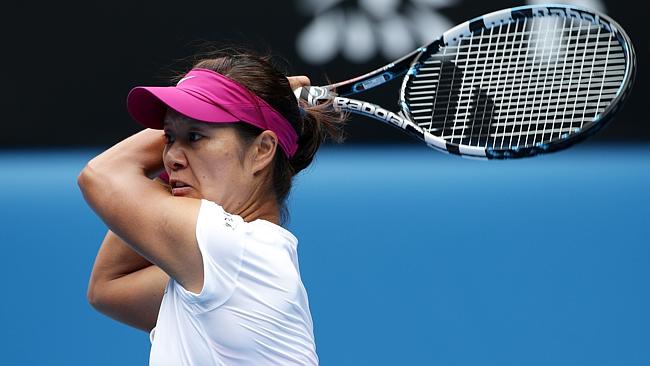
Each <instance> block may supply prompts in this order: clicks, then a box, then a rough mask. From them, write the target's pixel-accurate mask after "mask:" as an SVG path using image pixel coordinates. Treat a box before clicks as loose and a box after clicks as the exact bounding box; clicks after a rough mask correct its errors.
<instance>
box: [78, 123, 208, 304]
mask: <svg viewBox="0 0 650 366" xmlns="http://www.w3.org/2000/svg"><path fill="white" fill-rule="evenodd" d="M164 145H165V140H164V137H163V134H162V132H161V131H157V130H144V131H142V132H139V133H137V134H135V135H133V136H131V137H129V138H127V139H126V140H124V141H122V142H120V143H118V144H117V145H115V146H113V147H112V148H110V149H108V150H107V151H105V152H104V153H102V154H101V155H99V156H97V157H96V158H94V159H93V160H91V161H90V162H89V163H88V165H87V166H86V168H84V170H83V171H82V172H81V174H80V175H79V178H78V183H79V186H80V188H81V191H82V192H83V195H84V198H85V199H86V201H87V202H88V204H89V205H90V206H91V207H92V208H93V210H94V211H95V212H96V213H97V215H99V216H100V217H101V219H102V220H103V221H104V222H105V223H106V224H107V225H108V227H109V228H110V229H111V231H113V232H114V233H116V234H117V235H118V236H119V237H120V238H122V239H124V242H125V243H127V244H128V245H129V246H130V247H131V248H132V249H133V250H135V251H136V252H137V253H138V254H140V255H142V256H143V257H144V258H145V259H147V260H148V261H150V262H151V263H154V264H156V265H157V266H158V267H160V268H161V269H162V270H163V271H164V272H165V273H167V274H168V275H169V276H171V277H172V278H174V279H175V280H176V281H177V282H179V283H180V284H181V285H182V286H183V287H185V288H186V289H187V290H189V291H192V292H200V290H201V288H202V287H203V262H202V257H201V252H200V251H199V248H198V244H197V241H196V236H195V230H196V220H197V217H198V212H199V207H200V201H199V200H197V199H191V198H184V197H173V196H170V195H169V191H168V190H166V189H165V188H164V187H162V186H161V185H160V184H158V183H156V182H154V181H152V180H151V179H150V178H149V177H148V176H151V175H155V173H156V172H158V171H160V170H161V169H162V152H163V148H164ZM148 271H154V270H153V269H151V270H148Z"/></svg>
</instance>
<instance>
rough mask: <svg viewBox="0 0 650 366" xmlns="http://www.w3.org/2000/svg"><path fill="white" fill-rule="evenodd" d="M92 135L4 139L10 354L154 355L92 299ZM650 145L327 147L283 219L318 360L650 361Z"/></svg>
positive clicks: (57, 360) (0, 157)
mask: <svg viewBox="0 0 650 366" xmlns="http://www.w3.org/2000/svg"><path fill="white" fill-rule="evenodd" d="M96 152H97V151H95V150H93V151H86V150H75V151H57V150H42V151H31V152H26V151H21V152H11V151H4V152H0V167H1V169H0V182H2V189H0V247H1V249H2V257H1V258H2V265H1V266H0V278H2V281H3V283H2V291H1V292H0V294H1V295H0V324H2V327H0V364H2V365H115V364H119V365H145V364H147V362H148V352H149V340H148V336H147V334H145V333H143V332H141V331H137V330H132V329H130V328H127V327H126V326H123V325H120V324H118V323H116V322H114V321H112V320H110V319H108V318H105V317H103V316H102V315H100V314H98V313H96V312H94V311H93V310H92V309H91V308H90V306H89V305H88V304H87V303H86V300H85V290H86V283H87V279H88V276H89V273H90V269H91V266H92V262H93V259H94V255H95V253H96V251H97V249H98V247H99V243H100V241H101V239H102V237H103V235H104V233H105V227H104V225H103V224H102V223H101V221H99V220H98V219H97V218H96V217H95V216H94V215H93V213H92V212H91V211H90V209H88V208H87V207H86V206H85V204H84V202H83V199H82V198H81V195H80V193H79V191H78V189H77V188H76V175H77V173H78V171H79V170H80V169H81V168H82V167H83V165H84V164H85V162H86V161H87V160H88V159H89V158H91V157H92V156H93V154H94V153H96ZM649 186H650V147H648V145H631V144H627V145H595V144H584V145H581V146H578V147H575V148H573V149H571V150H568V151H565V152H562V153H558V154H552V155H549V156H543V157H538V158H533V159H525V160H519V161H498V162H480V161H469V160H462V159H460V158H457V157H452V156H445V155H442V154H438V153H435V152H433V151H431V150H429V149H427V148H425V147H421V148H420V147H408V146H393V145H391V146H384V147H376V148H368V147H345V146H343V147H336V148H335V147H330V148H327V149H325V150H324V151H322V152H321V153H320V155H319V158H318V160H317V161H316V163H315V165H314V166H313V167H312V168H310V169H309V171H308V172H306V173H305V174H303V175H302V176H301V177H300V178H299V180H298V181H297V183H296V186H295V190H294V193H293V195H292V197H291V199H290V200H291V213H292V220H291V223H290V225H289V227H290V229H291V230H292V231H294V233H295V234H296V235H297V236H298V237H299V239H300V244H299V254H300V261H301V263H300V265H301V272H302V275H303V280H304V282H305V285H306V287H307V290H308V292H309V295H310V302H311V309H312V316H313V319H314V323H315V333H316V341H317V348H318V352H319V356H320V358H321V363H322V364H323V365H433V364H435V365H472V366H474V365H499V366H503V365H528V366H533V365H544V366H547V365H589V366H596V365H626V366H633V365H648V364H650V349H649V348H648V344H650V330H649V329H650V315H649V314H648V309H650V296H649V295H648V289H649V288H650V286H649V285H650V266H649V264H650V248H649V244H650V233H649V228H648V227H649V225H650V209H649V208H648V207H649V206H650V193H648V187H649Z"/></svg>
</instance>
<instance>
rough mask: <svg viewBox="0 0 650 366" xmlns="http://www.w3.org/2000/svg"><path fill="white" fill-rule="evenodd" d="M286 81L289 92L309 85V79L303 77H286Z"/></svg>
mask: <svg viewBox="0 0 650 366" xmlns="http://www.w3.org/2000/svg"><path fill="white" fill-rule="evenodd" d="M287 79H289V86H291V90H296V89H298V88H300V87H302V86H310V85H311V81H310V80H309V78H308V77H306V76H304V75H299V76H288V77H287Z"/></svg>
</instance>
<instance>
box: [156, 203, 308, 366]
mask: <svg viewBox="0 0 650 366" xmlns="http://www.w3.org/2000/svg"><path fill="white" fill-rule="evenodd" d="M196 238H197V240H198V243H199V248H200V250H201V254H202V256H203V269H204V271H203V272H204V283H203V289H202V290H201V292H200V293H198V294H195V293H192V292H190V291H187V290H185V289H184V288H183V287H182V286H181V285H180V284H178V283H177V282H176V281H174V280H173V279H172V280H170V281H169V283H168V285H167V287H166V289H165V295H164V296H163V300H162V304H161V306H160V313H159V314H158V321H157V323H156V327H155V328H154V329H153V330H152V331H151V342H152V346H151V355H150V360H149V365H150V366H164V365H173V366H180V365H197V366H206V365H226V366H230V365H237V366H246V365H256V366H259V365H301V366H303V365H318V356H317V355H316V345H315V342H314V332H313V324H312V319H311V314H310V312H309V301H308V299H307V292H306V291H305V287H304V286H303V284H302V280H301V278H300V269H299V266H298V255H297V252H296V250H297V245H298V240H297V239H296V237H295V236H293V235H292V234H291V233H290V232H289V231H287V230H285V229H284V228H282V227H280V226H278V225H275V224H273V223H271V222H268V221H264V220H256V221H253V222H250V223H246V222H244V221H243V220H242V218H241V217H239V216H235V215H230V214H228V213H226V212H225V211H224V210H223V209H222V208H221V206H219V205H217V204H216V203H214V202H210V201H206V200H203V201H202V202H201V208H200V211H199V216H198V220H197V223H196Z"/></svg>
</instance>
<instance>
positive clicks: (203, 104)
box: [78, 53, 344, 366]
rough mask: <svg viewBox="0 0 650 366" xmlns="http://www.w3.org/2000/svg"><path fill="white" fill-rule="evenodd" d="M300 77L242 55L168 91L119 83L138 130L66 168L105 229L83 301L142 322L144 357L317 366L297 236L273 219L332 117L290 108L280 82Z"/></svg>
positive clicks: (220, 60)
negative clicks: (147, 349) (78, 166)
mask: <svg viewBox="0 0 650 366" xmlns="http://www.w3.org/2000/svg"><path fill="white" fill-rule="evenodd" d="M308 84H309V80H308V79H307V78H306V77H293V78H288V79H287V78H286V77H285V75H283V74H282V73H281V72H279V71H278V70H277V69H275V68H274V67H273V66H272V65H271V63H270V62H269V61H268V59H266V58H262V57H258V56H255V55H251V54H245V53H231V54H228V55H219V56H216V57H212V58H208V59H203V60H201V61H199V62H198V63H197V64H195V66H194V67H193V68H192V69H191V70H190V71H189V72H188V73H187V74H186V75H184V77H182V78H181V79H180V80H179V81H178V84H177V85H175V86H169V87H136V88H134V89H133V90H131V92H130V93H129V95H128V97H127V108H128V111H129V113H130V114H131V116H132V117H133V118H134V119H135V120H136V121H138V122H139V123H141V124H142V125H144V126H145V127H147V129H145V130H143V131H141V132H139V133H137V134H135V135H133V136H131V137H129V138H127V139H125V140H124V141H122V142H120V143H118V144H117V145H115V146H113V147H111V148H110V149H108V150H106V151H105V152H103V153H102V154H100V155H99V156H97V157H95V158H94V159H92V160H91V161H90V162H89V163H88V164H87V166H86V167H85V168H84V169H83V171H82V172H81V174H80V175H79V178H78V182H79V186H80V187H81V190H82V192H83V195H84V198H85V199H86V201H87V202H88V204H89V205H90V207H92V209H93V210H94V211H95V212H96V213H97V215H99V217H101V219H102V220H103V221H104V222H105V223H106V224H107V226H108V227H109V229H110V231H109V232H108V234H107V235H106V238H105V239H104V242H103V243H102V245H101V248H100V250H99V253H98V254H97V258H96V261H95V265H94V268H93V272H92V275H91V278H90V284H89V289H88V298H89V301H90V303H91V304H92V305H93V306H94V307H95V308H96V309H98V310H99V311H100V312H103V313H104V314H107V315H108V316H110V317H112V318H114V319H117V320H118V321H121V322H123V323H126V324H129V325H131V326H134V327H137V328H140V329H143V330H146V331H150V339H151V341H152V347H151V355H150V365H155V366H160V365H174V366H178V365H317V364H318V356H317V354H316V347H315V342H314V332H313V325H312V318H311V314H310V311H309V302H308V298H307V293H306V291H305V288H304V286H303V283H302V281H301V278H300V272H299V266H298V256H297V252H296V250H297V245H298V240H297V239H296V237H295V236H294V235H293V234H292V233H291V232H289V231H288V230H287V229H285V228H283V227H282V226H280V224H281V223H283V218H284V217H286V214H285V212H286V209H285V199H286V197H287V194H288V193H289V191H290V189H291V183H292V179H293V177H294V176H295V175H296V174H297V173H298V172H299V171H301V170H302V169H304V168H305V167H307V166H308V165H309V164H310V163H311V161H312V159H313V157H314V154H315V153H316V151H317V150H318V148H319V146H320V144H321V142H322V141H323V140H324V138H325V137H331V138H334V139H337V140H338V139H340V137H341V135H340V131H341V129H340V126H342V122H343V119H344V116H341V115H338V114H335V113H332V112H326V111H327V110H328V109H327V108H326V107H323V108H318V107H308V106H305V107H299V105H298V102H297V101H296V98H295V96H294V94H293V92H292V89H294V88H297V87H299V86H305V85H308ZM161 130H163V131H164V132H162V131H161ZM161 172H163V173H162V176H165V175H166V179H165V180H167V181H168V183H165V182H160V181H156V179H152V178H154V177H157V176H158V175H159V174H160V173H161Z"/></svg>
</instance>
